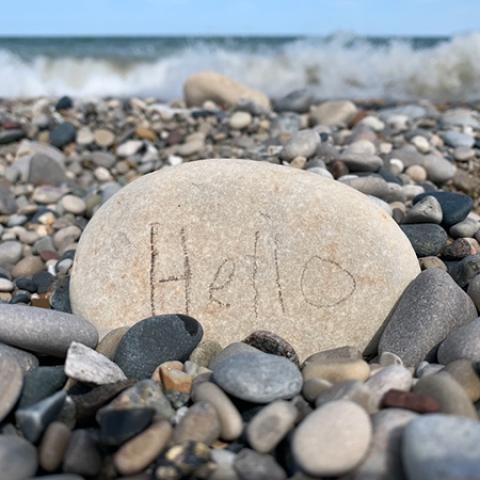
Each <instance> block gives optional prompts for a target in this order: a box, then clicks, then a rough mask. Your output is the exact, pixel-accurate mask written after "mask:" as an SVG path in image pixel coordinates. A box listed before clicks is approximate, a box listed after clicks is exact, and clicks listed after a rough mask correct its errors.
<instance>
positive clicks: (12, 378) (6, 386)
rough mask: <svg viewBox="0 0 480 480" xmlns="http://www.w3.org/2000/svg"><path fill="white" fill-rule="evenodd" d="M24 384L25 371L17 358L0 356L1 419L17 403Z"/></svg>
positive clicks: (0, 419)
mask: <svg viewBox="0 0 480 480" xmlns="http://www.w3.org/2000/svg"><path fill="white" fill-rule="evenodd" d="M22 386H23V372H22V369H21V368H20V366H19V364H18V362H17V361H16V360H15V358H13V357H10V356H3V357H0V421H2V420H3V419H4V418H5V417H6V416H7V415H8V414H9V413H10V410H12V408H13V407H14V405H15V404H16V403H17V400H18V398H19V397H20V393H21V392H22Z"/></svg>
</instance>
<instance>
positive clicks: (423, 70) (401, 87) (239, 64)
mask: <svg viewBox="0 0 480 480" xmlns="http://www.w3.org/2000/svg"><path fill="white" fill-rule="evenodd" d="M201 70H214V71H217V72H220V73H223V74H225V75H228V76H231V77H232V78H235V79H236V80H238V81H240V82H243V83H245V84H248V85H250V86H252V87H255V88H257V89H260V90H262V91H263V92H265V93H267V94H268V95H269V96H270V97H272V98H276V97H280V96H282V95H285V94H287V93H289V92H291V91H293V90H299V89H304V88H306V89H309V90H310V91H311V93H312V94H313V95H315V96H316V97H317V98H319V99H332V98H350V99H379V98H381V99H390V100H394V101H409V100H416V99H431V100H435V101H461V102H462V101H465V102H469V101H475V100H479V99H480V32H478V33H469V34H465V35H459V36H454V37H362V36H358V35H354V34H351V33H344V32H340V33H336V34H334V35H330V36H327V37H321V38H320V37H318V38H311V37H306V38H304V37H101V38H95V37H72V38H70V37H53V38H47V37H40V38H31V37H29V38H23V37H15V38H6V37H0V97H9V98H12V97H14V98H16V97H32V96H35V97H36V96H60V95H71V96H74V97H84V98H99V97H110V96H120V97H126V96H133V95H135V96H141V97H155V98H158V99H161V100H166V101H168V100H172V99H175V98H180V97H181V94H182V84H183V82H184V81H185V79H186V78H187V77H188V76H189V75H190V74H192V73H194V72H198V71H201Z"/></svg>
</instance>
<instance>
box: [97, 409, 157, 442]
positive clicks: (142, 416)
mask: <svg viewBox="0 0 480 480" xmlns="http://www.w3.org/2000/svg"><path fill="white" fill-rule="evenodd" d="M154 413H155V411H154V410H153V409H152V408H130V409H128V410H113V409H109V410H102V411H100V412H99V413H98V414H97V416H96V418H97V422H98V424H99V425H100V439H101V442H102V443H103V444H104V445H109V446H119V445H122V444H123V443H125V442H126V441H127V440H129V439H130V438H132V437H134V436H135V435H137V434H139V433H141V432H143V431H144V430H145V429H146V428H147V427H148V426H149V425H150V423H151V422H152V419H153V416H154Z"/></svg>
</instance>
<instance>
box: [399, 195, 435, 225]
mask: <svg viewBox="0 0 480 480" xmlns="http://www.w3.org/2000/svg"><path fill="white" fill-rule="evenodd" d="M442 218H443V212H442V207H441V206H440V203H439V201H438V200H437V199H436V198H435V197H432V196H428V197H425V198H424V199H423V200H420V201H419V202H418V203H416V204H415V205H414V206H413V207H412V208H411V209H410V210H409V211H408V212H407V214H406V215H405V218H404V220H403V223H442Z"/></svg>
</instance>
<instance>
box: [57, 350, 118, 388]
mask: <svg viewBox="0 0 480 480" xmlns="http://www.w3.org/2000/svg"><path fill="white" fill-rule="evenodd" d="M65 374H66V375H67V376H68V377H70V378H73V379H74V380H78V381H80V382H85V383H94V384H95V385H105V384H106V383H116V382H121V381H122V380H126V379H127V377H126V376H125V374H124V373H123V372H122V369H121V368H120V367H119V366H118V365H116V364H115V363H113V362H112V361H111V360H109V359H108V358H107V357H105V356H104V355H102V354H101V353H98V352H96V351H95V350H93V349H91V348H89V347H86V346H85V345H82V344H81V343H78V342H72V343H71V344H70V347H69V348H68V352H67V358H66V360H65Z"/></svg>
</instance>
